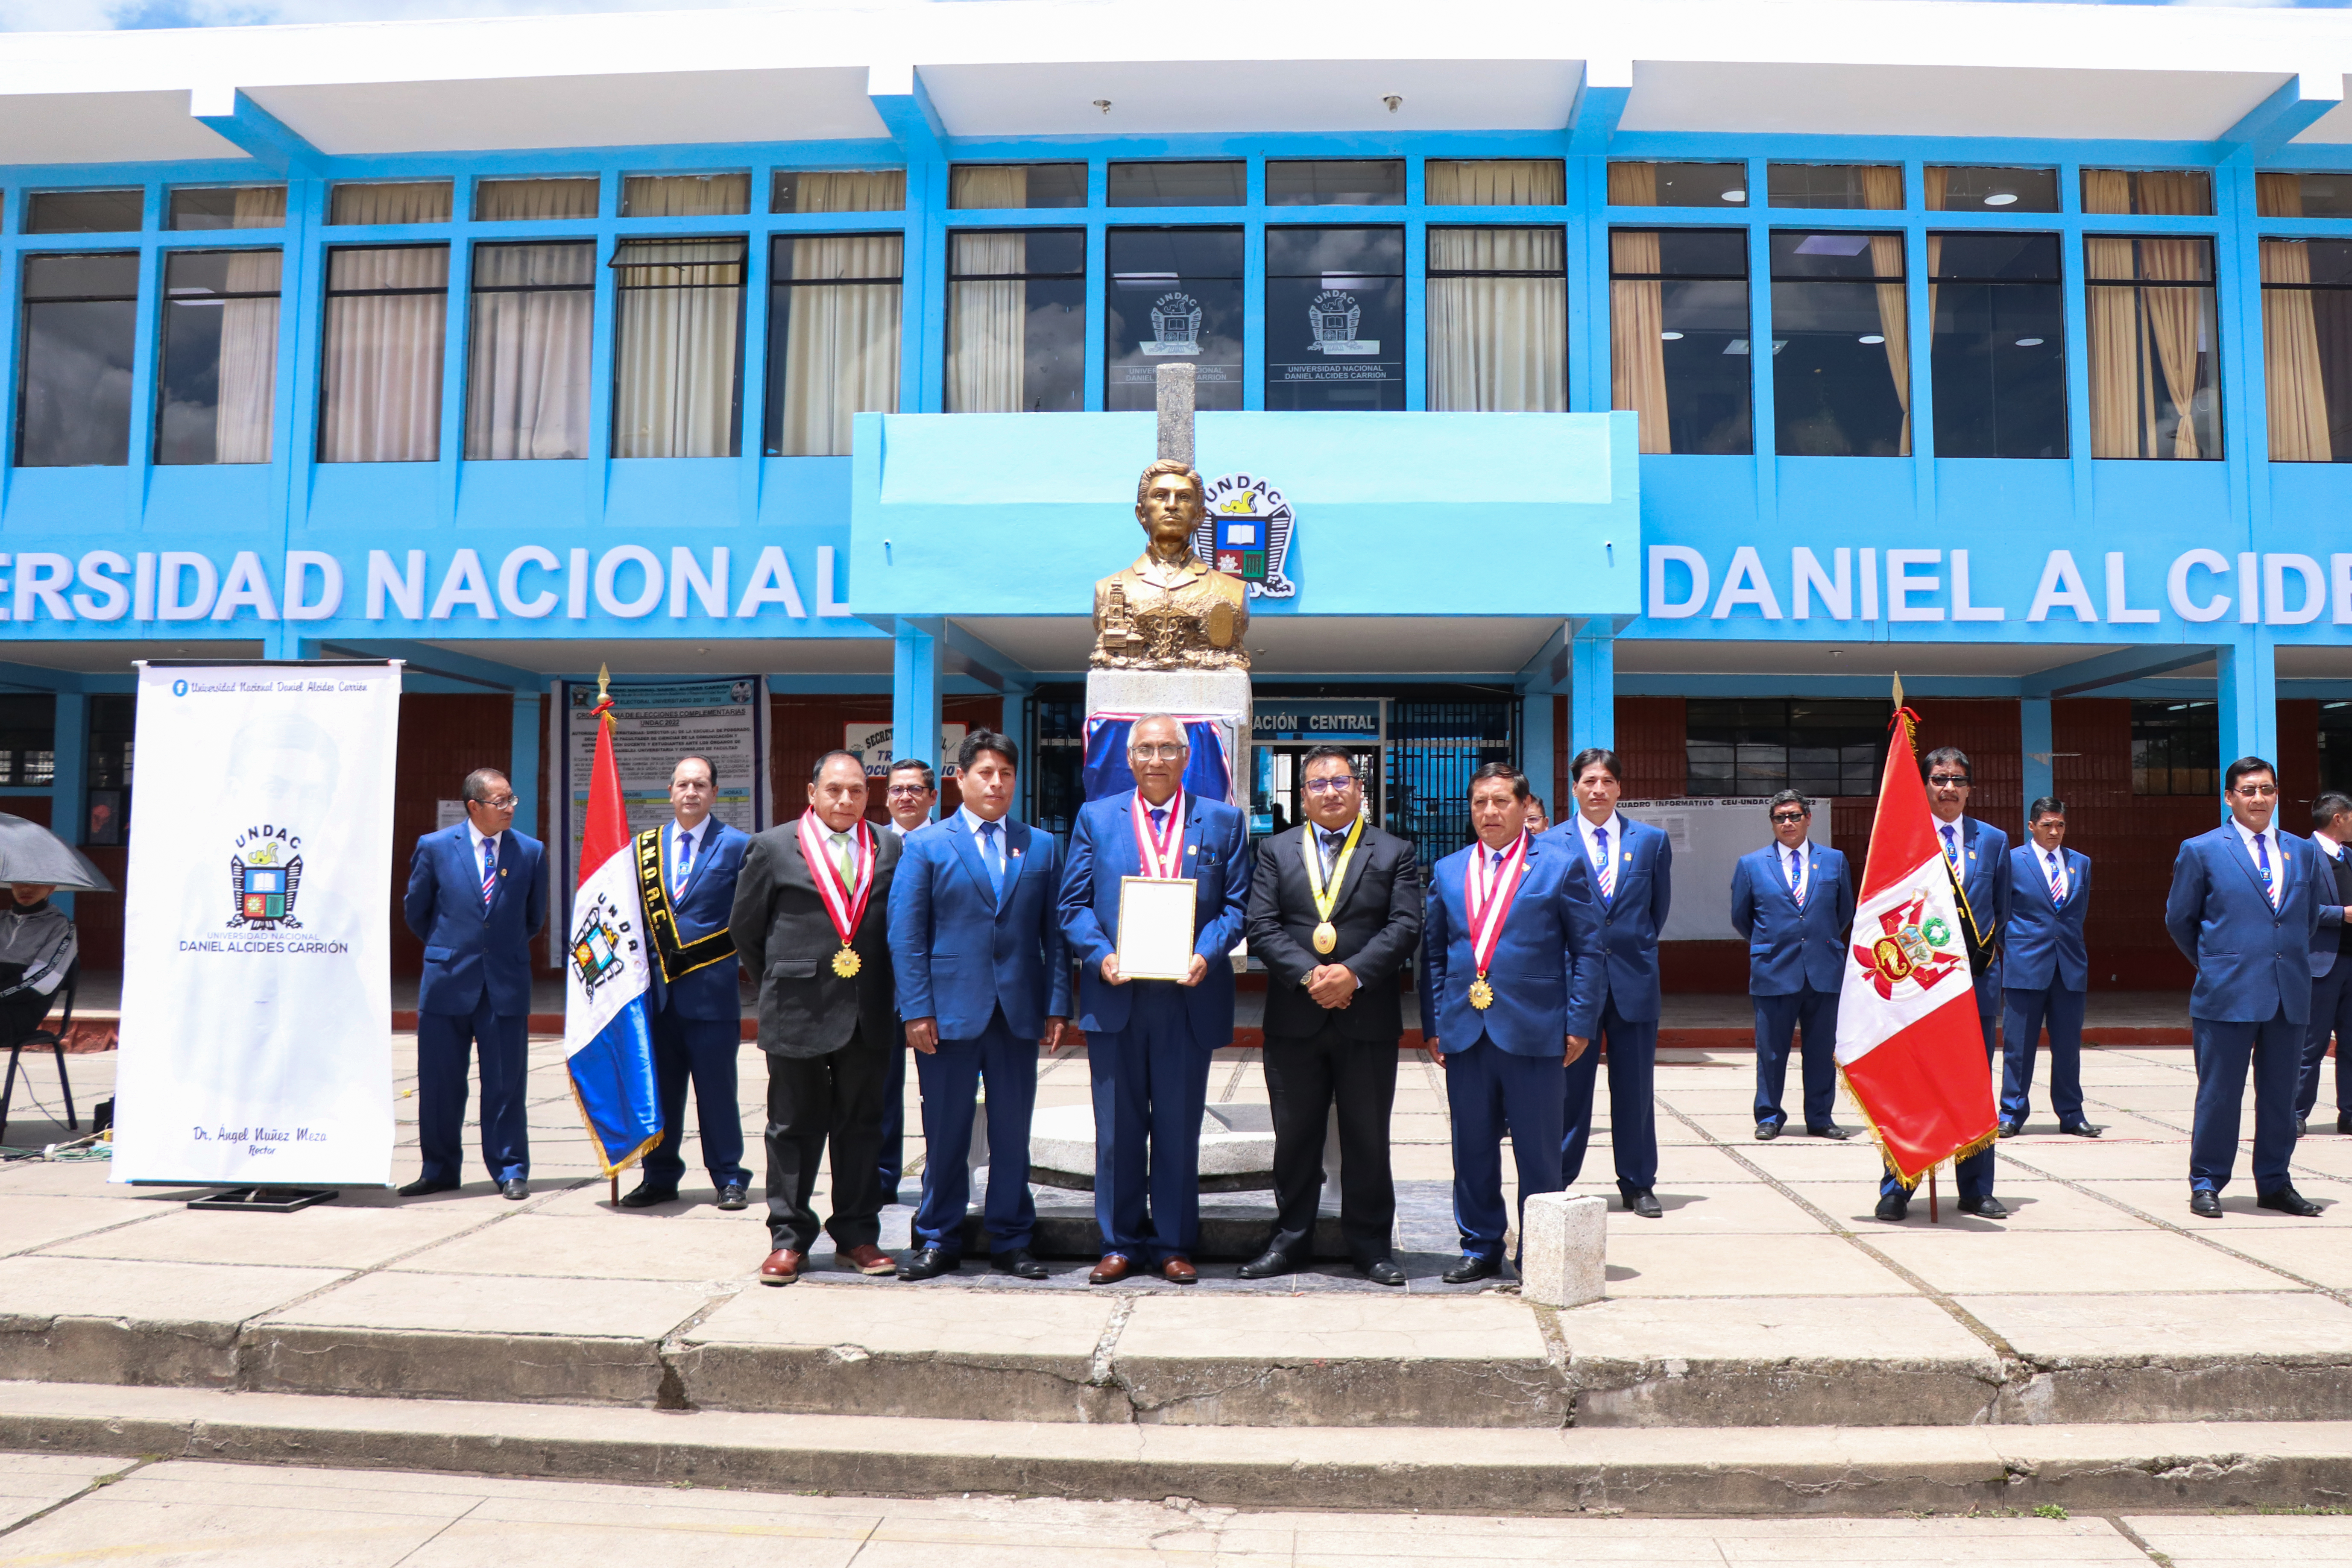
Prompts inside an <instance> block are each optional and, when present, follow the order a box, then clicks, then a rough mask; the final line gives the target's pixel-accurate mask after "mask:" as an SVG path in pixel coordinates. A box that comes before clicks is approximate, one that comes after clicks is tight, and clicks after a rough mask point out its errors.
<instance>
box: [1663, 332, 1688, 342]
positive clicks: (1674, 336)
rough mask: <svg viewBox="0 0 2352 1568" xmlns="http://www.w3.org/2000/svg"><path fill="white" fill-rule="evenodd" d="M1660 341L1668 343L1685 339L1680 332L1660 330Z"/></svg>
mask: <svg viewBox="0 0 2352 1568" xmlns="http://www.w3.org/2000/svg"><path fill="white" fill-rule="evenodd" d="M1658 341H1659V342H1666V343H1678V342H1682V341H1683V335H1682V334H1681V333H1680V332H1660V333H1659V334H1658Z"/></svg>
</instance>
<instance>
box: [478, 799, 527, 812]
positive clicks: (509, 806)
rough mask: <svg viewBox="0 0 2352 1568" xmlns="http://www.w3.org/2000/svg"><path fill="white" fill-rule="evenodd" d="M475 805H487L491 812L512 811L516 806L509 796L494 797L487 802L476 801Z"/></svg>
mask: <svg viewBox="0 0 2352 1568" xmlns="http://www.w3.org/2000/svg"><path fill="white" fill-rule="evenodd" d="M474 804H475V805H487V806H488V807H489V808H490V809H491V810H492V811H512V810H513V809H514V808H515V805H517V804H518V803H517V802H516V800H515V797H514V796H513V795H492V796H490V797H489V798H488V800H478V801H476V802H475V803H474Z"/></svg>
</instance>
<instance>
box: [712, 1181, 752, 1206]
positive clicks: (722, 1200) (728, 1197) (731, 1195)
mask: <svg viewBox="0 0 2352 1568" xmlns="http://www.w3.org/2000/svg"><path fill="white" fill-rule="evenodd" d="M750 1203H751V1194H749V1193H748V1192H746V1191H744V1189H743V1184H742V1183H740V1182H730V1183H728V1184H726V1185H725V1186H723V1187H721V1188H719V1207H720V1208H723V1209H740V1208H742V1207H744V1206H745V1205H748V1204H750Z"/></svg>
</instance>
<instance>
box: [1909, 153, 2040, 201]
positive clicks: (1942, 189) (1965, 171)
mask: <svg viewBox="0 0 2352 1568" xmlns="http://www.w3.org/2000/svg"><path fill="white" fill-rule="evenodd" d="M1922 174H1923V175H1924V177H1925V181H1926V184H1927V210H1928V211H1929V212H1931V213H1972V212H1982V211H1984V210H1985V209H1986V208H1988V207H1990V209H1992V210H1993V211H1994V212H2011V213H2054V212H2056V211H2057V210H2058V171H2057V170H2055V169H1977V168H1952V167H1946V166H1943V165H1939V164H1935V163H1930V164H1928V165H1927V168H1926V169H1925V170H1923V171H1922Z"/></svg>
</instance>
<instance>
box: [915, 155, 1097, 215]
mask: <svg viewBox="0 0 2352 1568" xmlns="http://www.w3.org/2000/svg"><path fill="white" fill-rule="evenodd" d="M948 205H949V206H950V207H953V208H956V209H958V210H971V209H980V210H988V209H993V208H1003V207H1082V206H1084V205H1087V166H1086V165H1085V164H1084V163H958V164H956V165H955V166H954V167H953V168H951V169H950V170H949V171H948Z"/></svg>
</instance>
